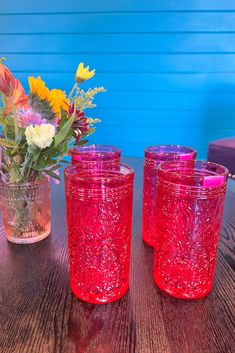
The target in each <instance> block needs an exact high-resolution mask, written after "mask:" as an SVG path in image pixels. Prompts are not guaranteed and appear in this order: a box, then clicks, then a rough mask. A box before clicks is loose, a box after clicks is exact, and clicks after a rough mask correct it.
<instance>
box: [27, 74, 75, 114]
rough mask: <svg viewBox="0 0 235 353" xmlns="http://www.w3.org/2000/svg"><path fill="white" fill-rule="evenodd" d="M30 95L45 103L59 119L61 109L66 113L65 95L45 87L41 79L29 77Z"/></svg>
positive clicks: (66, 102) (67, 106)
mask: <svg viewBox="0 0 235 353" xmlns="http://www.w3.org/2000/svg"><path fill="white" fill-rule="evenodd" d="M28 81H29V87H30V94H32V95H36V96H37V97H38V98H39V99H40V101H41V102H42V103H45V102H47V103H48V104H49V106H50V108H51V110H52V111H53V113H54V114H55V115H56V116H57V117H59V118H61V108H63V109H64V110H65V111H68V108H69V102H68V99H67V98H66V95H65V93H64V92H63V91H61V90H60V89H52V90H51V91H50V90H49V89H48V88H47V87H46V85H45V82H43V81H42V79H41V77H37V78H35V77H29V78H28Z"/></svg>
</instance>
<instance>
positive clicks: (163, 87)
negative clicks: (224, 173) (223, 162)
mask: <svg viewBox="0 0 235 353" xmlns="http://www.w3.org/2000/svg"><path fill="white" fill-rule="evenodd" d="M0 55H4V56H5V57H6V58H7V59H8V65H9V67H10V68H11V69H12V70H13V71H14V73H15V75H16V76H17V77H18V78H19V79H20V80H22V82H23V84H24V86H25V87H26V88H27V76H28V75H41V77H42V78H43V79H44V80H46V82H47V84H48V86H49V87H50V88H53V87H58V88H62V89H64V90H66V91H67V90H68V89H69V87H71V85H72V84H73V73H74V71H75V70H76V66H77V63H78V62H80V61H84V62H85V63H86V64H89V65H90V66H91V67H92V68H93V67H95V68H96V69H97V75H96V77H95V78H94V79H93V80H92V81H90V82H89V85H104V86H105V87H106V88H107V89H108V93H106V94H103V95H101V96H100V97H99V98H98V99H97V104H98V105H99V107H98V108H97V109H96V110H95V111H94V112H93V115H94V116H98V117H101V118H102V124H100V125H99V126H98V129H97V132H96V134H95V135H94V137H92V139H91V140H92V142H95V143H106V144H116V145H119V146H120V147H121V148H122V149H123V153H124V154H125V155H137V156H141V155H142V154H143V149H144V147H145V146H147V145H151V144H161V143H177V144H183V145H189V146H193V147H195V148H196V149H197V150H198V151H199V156H200V157H201V158H204V157H205V156H206V151H207V145H208V142H209V141H210V140H213V139H216V138H220V137H226V136H232V135H235V132H234V131H235V1H234V0H223V1H221V0H178V1H176V0H119V1H111V0H99V1H98V0H87V1H81V0H67V1H65V0H41V1H36V2H35V1H30V0H21V1H17V2H16V1H14V0H0Z"/></svg>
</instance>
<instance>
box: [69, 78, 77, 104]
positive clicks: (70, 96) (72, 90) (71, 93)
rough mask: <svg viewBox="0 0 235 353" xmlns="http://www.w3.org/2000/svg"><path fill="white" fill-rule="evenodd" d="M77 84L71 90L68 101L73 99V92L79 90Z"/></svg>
mask: <svg viewBox="0 0 235 353" xmlns="http://www.w3.org/2000/svg"><path fill="white" fill-rule="evenodd" d="M77 85H78V84H77V82H75V84H74V86H73V88H72V89H71V91H70V93H69V96H68V99H69V100H70V99H71V98H72V95H73V92H74V91H75V89H76V88H77Z"/></svg>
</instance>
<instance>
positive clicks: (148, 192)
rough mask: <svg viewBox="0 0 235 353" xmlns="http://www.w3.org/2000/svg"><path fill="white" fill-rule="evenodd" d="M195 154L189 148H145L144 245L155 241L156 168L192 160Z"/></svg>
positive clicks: (163, 146) (169, 146)
mask: <svg viewBox="0 0 235 353" xmlns="http://www.w3.org/2000/svg"><path fill="white" fill-rule="evenodd" d="M196 154H197V152H196V151H195V150H193V149H192V148H189V147H183V146H177V145H159V146H151V147H148V148H146V150H145V157H144V183H143V217H142V220H143V226H142V237H143V240H144V242H145V243H146V244H148V245H150V246H154V244H155V240H156V197H157V167H158V166H159V165H160V163H162V162H164V161H170V160H194V159H195V158H196Z"/></svg>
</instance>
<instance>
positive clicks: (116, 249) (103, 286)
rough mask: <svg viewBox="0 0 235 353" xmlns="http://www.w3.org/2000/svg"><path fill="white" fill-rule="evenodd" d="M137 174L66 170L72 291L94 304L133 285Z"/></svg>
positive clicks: (125, 170)
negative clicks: (134, 192)
mask: <svg viewBox="0 0 235 353" xmlns="http://www.w3.org/2000/svg"><path fill="white" fill-rule="evenodd" d="M133 178H134V171H133V169H132V168H130V167H128V166H126V165H122V164H121V165H118V166H116V168H113V169H112V170H110V169H108V170H106V169H93V170H89V169H80V168H77V167H75V166H74V167H68V168H66V169H65V191H66V206H67V226H68V245H69V258H70V283H71V289H72V291H73V293H74V294H75V296H77V297H78V298H80V299H82V300H84V301H86V302H89V303H94V304H99V303H109V302H112V301H115V300H117V299H119V298H121V297H122V296H123V295H124V294H125V293H126V292H127V290H128V287H129V267H130V245H131V225H132V198H133Z"/></svg>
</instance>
